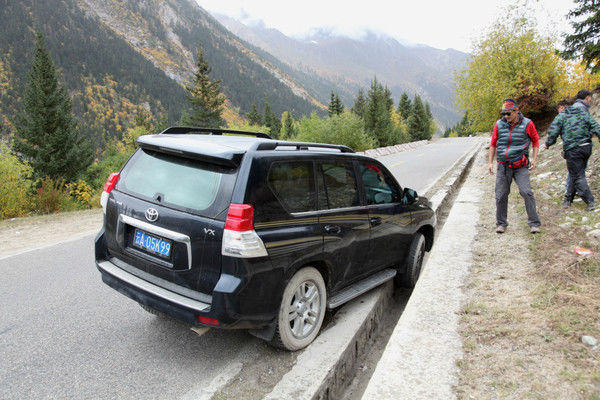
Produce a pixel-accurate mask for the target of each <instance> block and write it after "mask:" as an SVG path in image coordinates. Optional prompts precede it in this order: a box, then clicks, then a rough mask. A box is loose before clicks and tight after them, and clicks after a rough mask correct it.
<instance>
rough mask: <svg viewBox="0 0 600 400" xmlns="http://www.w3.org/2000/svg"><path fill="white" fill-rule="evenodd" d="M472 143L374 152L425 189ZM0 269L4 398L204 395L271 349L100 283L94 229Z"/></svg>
mask: <svg viewBox="0 0 600 400" xmlns="http://www.w3.org/2000/svg"><path fill="white" fill-rule="evenodd" d="M474 143H475V142H474V140H472V139H444V140H439V141H437V142H435V143H432V144H428V145H426V146H422V147H419V148H417V149H414V150H411V151H406V152H402V153H398V154H394V155H390V156H385V157H382V158H381V160H382V161H383V162H384V164H385V165H386V166H388V168H390V170H391V171H392V173H394V175H395V176H396V177H397V179H398V181H399V182H400V184H401V185H402V186H404V187H412V188H413V189H415V190H417V191H423V190H424V189H425V188H427V187H428V186H430V185H431V183H433V182H434V181H435V180H436V179H437V178H439V176H440V175H441V174H442V173H443V172H444V171H446V170H447V169H448V168H449V167H450V166H451V165H452V164H453V163H454V162H455V161H456V160H457V159H458V158H460V157H461V156H462V155H464V154H465V153H466V152H467V151H468V150H469V149H470V148H471V146H472V145H473V144H474ZM0 255H1V251H0ZM0 272H1V278H0V398H1V399H25V398H35V399H44V398H52V399H62V398H77V399H95V398H101V399H113V398H114V399H201V398H210V395H211V394H212V393H213V392H214V390H216V389H217V388H218V387H219V385H222V384H224V383H225V382H226V381H227V378H228V377H231V376H234V375H235V374H237V372H239V370H240V369H241V368H252V365H253V364H254V362H255V361H256V360H263V361H264V359H265V354H267V355H268V357H267V358H269V359H273V360H277V358H278V357H277V354H278V353H277V352H278V351H277V350H273V349H271V348H270V347H268V346H267V345H266V344H264V343H263V342H262V341H260V340H258V339H256V338H254V337H252V336H250V335H249V334H247V333H246V332H244V331H222V330H210V331H209V332H208V333H206V334H204V335H203V336H201V337H200V336H198V335H197V334H196V333H194V332H192V331H191V330H190V329H189V327H188V326H187V325H185V324H181V323H178V322H176V321H173V320H169V319H164V318H156V317H155V316H153V315H150V314H148V313H146V312H145V311H143V310H142V309H141V308H140V307H139V306H137V305H136V304H135V303H134V302H133V301H131V300H129V299H128V298H126V297H125V296H122V295H121V294H119V293H117V292H116V291H114V290H112V289H111V288H109V287H108V286H106V285H104V284H103V283H102V282H101V280H100V274H99V273H98V271H97V270H96V268H95V266H94V258H93V237H92V236H89V237H85V238H82V239H79V240H75V241H71V242H66V243H62V244H58V245H55V246H51V247H46V248H43V249H39V250H34V251H30V252H26V253H23V254H20V255H16V256H12V257H9V258H5V259H2V260H0ZM281 357H284V356H283V355H282V356H281ZM288 359H289V357H288ZM275 362H276V361H275ZM275 362H274V363H275ZM273 368H274V369H277V368H279V369H281V366H276V365H273ZM248 384H249V385H251V384H259V383H256V382H248Z"/></svg>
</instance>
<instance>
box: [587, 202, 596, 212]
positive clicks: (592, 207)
mask: <svg viewBox="0 0 600 400" xmlns="http://www.w3.org/2000/svg"><path fill="white" fill-rule="evenodd" d="M595 209H596V202H595V201H590V202H589V203H588V205H587V207H586V208H585V210H586V211H594V210H595Z"/></svg>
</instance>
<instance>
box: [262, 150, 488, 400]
mask: <svg viewBox="0 0 600 400" xmlns="http://www.w3.org/2000/svg"><path fill="white" fill-rule="evenodd" d="M480 148H481V144H476V145H475V146H474V149H473V150H472V151H470V152H469V153H467V155H466V156H465V157H463V158H462V159H461V160H459V161H457V162H456V163H455V165H457V164H458V166H457V167H456V168H457V170H456V172H455V173H453V174H452V175H451V176H450V177H449V178H448V179H447V180H446V182H445V184H444V187H443V188H441V189H440V190H439V191H438V192H437V193H436V194H435V196H434V197H435V202H433V200H432V203H433V208H434V210H435V212H436V215H438V216H439V215H440V214H441V212H442V211H443V210H444V208H445V207H446V206H447V204H448V202H449V199H450V197H451V195H452V193H453V191H454V190H456V188H457V187H458V186H459V185H460V184H461V182H462V180H463V179H464V177H465V176H466V174H467V170H468V169H469V167H470V166H471V164H472V163H473V160H474V158H475V155H476V154H477V152H478V151H479V149H480ZM453 168H454V166H453ZM392 293H393V283H392V282H388V283H387V284H386V285H383V286H381V287H379V288H377V289H375V290H373V291H371V292H368V293H366V294H365V295H363V296H362V297H360V298H359V299H360V300H361V301H360V302H358V301H354V302H351V303H349V304H348V305H346V306H343V307H342V308H341V309H340V310H339V311H338V312H337V313H336V315H335V319H336V320H335V324H332V323H330V324H329V325H330V326H328V327H327V328H326V329H325V330H324V331H323V332H321V334H320V335H319V336H318V337H317V339H316V340H315V342H314V343H313V344H311V345H310V346H309V347H308V348H307V349H305V350H304V351H303V352H302V353H301V354H300V355H299V356H298V358H297V360H296V364H295V365H294V367H293V368H292V370H290V371H289V372H288V373H287V374H285V375H284V376H283V378H282V379H281V380H280V381H279V383H278V384H277V385H276V386H275V387H274V388H273V390H272V391H271V393H269V394H268V395H267V396H266V397H265V399H293V400H300V399H306V400H309V399H310V400H312V399H319V400H321V399H337V398H340V396H341V394H342V393H343V391H344V389H345V386H346V385H347V384H348V382H349V380H350V379H352V377H353V375H354V371H355V370H356V364H357V362H358V361H359V360H360V359H361V356H362V354H364V352H366V351H369V349H368V348H365V344H366V343H367V341H368V340H369V339H370V338H371V336H372V335H373V334H374V332H376V331H377V330H378V328H379V325H380V321H381V319H382V316H383V314H384V311H385V308H386V305H387V304H388V303H387V302H388V301H389V299H390V297H391V295H392ZM332 322H333V321H332ZM331 343H336V345H331ZM317 355H318V356H317Z"/></svg>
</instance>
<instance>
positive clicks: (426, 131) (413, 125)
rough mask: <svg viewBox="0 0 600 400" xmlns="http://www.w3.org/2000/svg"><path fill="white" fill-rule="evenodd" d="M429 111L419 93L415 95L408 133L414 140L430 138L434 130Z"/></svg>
mask: <svg viewBox="0 0 600 400" xmlns="http://www.w3.org/2000/svg"><path fill="white" fill-rule="evenodd" d="M430 129H431V123H430V120H429V118H428V117H427V111H426V110H425V106H424V105H423V101H422V100H421V97H419V95H415V98H414V100H413V107H412V112H411V116H410V117H409V118H408V133H409V134H410V136H411V138H412V140H415V141H416V140H429V139H431V134H432V132H431V131H430Z"/></svg>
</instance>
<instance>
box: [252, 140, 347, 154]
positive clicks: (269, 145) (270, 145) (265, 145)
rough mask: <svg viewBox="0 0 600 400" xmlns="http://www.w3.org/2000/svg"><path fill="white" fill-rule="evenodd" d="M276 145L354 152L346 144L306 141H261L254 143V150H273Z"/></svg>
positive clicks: (297, 148)
mask: <svg viewBox="0 0 600 400" xmlns="http://www.w3.org/2000/svg"><path fill="white" fill-rule="evenodd" d="M278 147H295V149H296V150H309V148H311V147H316V148H323V149H334V150H339V151H340V152H341V153H354V150H352V149H351V148H350V147H348V146H344V145H341V144H327V143H306V142H279V141H273V142H261V143H258V144H257V145H256V150H275V149H277V148H278Z"/></svg>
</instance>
